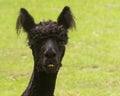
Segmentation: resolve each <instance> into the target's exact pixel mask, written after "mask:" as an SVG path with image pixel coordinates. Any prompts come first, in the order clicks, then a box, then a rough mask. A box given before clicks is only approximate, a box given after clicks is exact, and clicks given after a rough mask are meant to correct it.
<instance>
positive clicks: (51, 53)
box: [45, 51, 56, 58]
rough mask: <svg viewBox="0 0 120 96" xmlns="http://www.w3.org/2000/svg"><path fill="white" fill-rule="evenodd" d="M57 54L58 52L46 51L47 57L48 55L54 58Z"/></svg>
mask: <svg viewBox="0 0 120 96" xmlns="http://www.w3.org/2000/svg"><path fill="white" fill-rule="evenodd" d="M55 56H56V53H55V52H53V51H47V52H46V53H45V57H47V58H54V57H55Z"/></svg>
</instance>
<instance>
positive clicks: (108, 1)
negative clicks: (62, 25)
mask: <svg viewBox="0 0 120 96" xmlns="http://www.w3.org/2000/svg"><path fill="white" fill-rule="evenodd" d="M65 5H69V6H70V7H71V9H72V11H73V13H74V15H75V17H76V25H77V28H76V30H74V31H73V32H70V33H69V37H70V40H69V44H68V45H67V46H66V47H67V51H66V55H65V57H64V60H63V67H62V68H61V70H60V72H59V75H58V78H57V84H56V90H55V96H120V0H74V1H73V0H60V1H58V0H30V1H29V2H27V0H17V1H15V0H0V96H20V95H21V93H22V92H23V91H24V89H25V88H26V86H27V84H28V82H29V78H30V76H31V72H32V68H33V59H32V54H31V50H30V49H29V48H28V47H27V43H26V35H25V34H24V33H23V34H21V36H20V37H19V38H17V36H16V33H15V24H16V19H17V16H18V13H19V9H20V8H21V7H25V8H27V9H28V10H29V12H30V13H31V14H32V16H33V17H34V18H35V21H36V22H39V21H40V20H41V21H42V20H48V19H52V20H56V18H57V16H58V15H59V13H60V11H61V10H62V8H63V7H64V6H65Z"/></svg>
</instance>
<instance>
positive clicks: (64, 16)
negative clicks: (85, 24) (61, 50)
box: [57, 6, 75, 29]
mask: <svg viewBox="0 0 120 96" xmlns="http://www.w3.org/2000/svg"><path fill="white" fill-rule="evenodd" d="M57 23H58V24H59V25H63V26H64V27H65V28H66V29H69V28H73V27H75V21H74V16H73V14H72V12H71V10H70V7H68V6H65V7H64V8H63V10H62V12H61V13H60V15H59V16H58V19H57Z"/></svg>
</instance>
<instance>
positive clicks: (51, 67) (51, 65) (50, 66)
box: [47, 64, 55, 69]
mask: <svg viewBox="0 0 120 96" xmlns="http://www.w3.org/2000/svg"><path fill="white" fill-rule="evenodd" d="M47 67H48V68H50V69H53V68H54V67H55V65H54V64H48V66H47Z"/></svg>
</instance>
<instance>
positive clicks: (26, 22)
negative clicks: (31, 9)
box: [16, 8, 35, 34]
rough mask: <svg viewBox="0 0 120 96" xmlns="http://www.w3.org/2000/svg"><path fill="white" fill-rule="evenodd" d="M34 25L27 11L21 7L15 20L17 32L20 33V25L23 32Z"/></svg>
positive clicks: (28, 30)
mask: <svg viewBox="0 0 120 96" xmlns="http://www.w3.org/2000/svg"><path fill="white" fill-rule="evenodd" d="M34 26H35V22H34V19H33V17H32V16H31V15H30V14H29V13H28V11H27V10H26V9H25V8H21V9H20V13H19V16H18V19H17V22H16V30H17V34H19V33H20V29H21V27H23V29H24V31H25V32H27V33H29V32H30V30H31V29H32V28H33V27H34Z"/></svg>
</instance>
